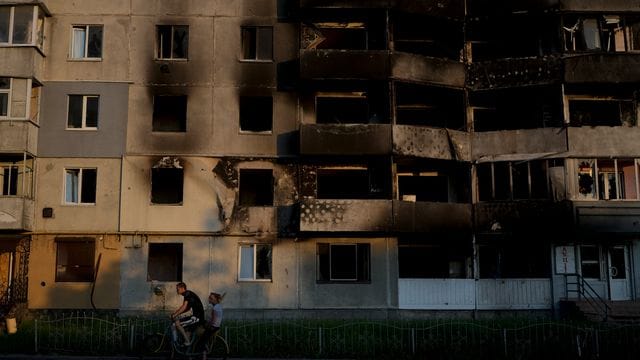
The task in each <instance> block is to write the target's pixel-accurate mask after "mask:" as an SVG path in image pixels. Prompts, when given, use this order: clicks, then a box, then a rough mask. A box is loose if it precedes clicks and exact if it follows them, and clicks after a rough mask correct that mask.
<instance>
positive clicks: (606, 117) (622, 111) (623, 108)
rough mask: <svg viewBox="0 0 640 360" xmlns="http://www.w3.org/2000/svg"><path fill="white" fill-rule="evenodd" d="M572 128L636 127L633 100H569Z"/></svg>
mask: <svg viewBox="0 0 640 360" xmlns="http://www.w3.org/2000/svg"><path fill="white" fill-rule="evenodd" d="M569 119H570V123H571V126H622V125H624V126H635V124H636V106H635V103H634V101H633V100H632V99H619V100H618V99H597V98H590V99H584V98H572V97H570V98H569Z"/></svg>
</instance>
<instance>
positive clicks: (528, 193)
mask: <svg viewBox="0 0 640 360" xmlns="http://www.w3.org/2000/svg"><path fill="white" fill-rule="evenodd" d="M549 166H550V165H549V163H548V162H547V160H532V161H519V162H494V163H481V164H478V165H477V167H476V176H477V179H478V198H479V200H480V201H492V200H526V199H548V198H549V197H550V190H551V189H550V187H551V183H550V178H549V175H548V174H549Z"/></svg>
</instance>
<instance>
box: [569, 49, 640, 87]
mask: <svg viewBox="0 0 640 360" xmlns="http://www.w3.org/2000/svg"><path fill="white" fill-rule="evenodd" d="M564 63H565V64H564V68H565V70H564V80H565V81H566V82H567V83H636V82H638V81H640V54H635V53H633V54H630V53H607V54H586V55H576V56H572V57H568V58H565V60H564Z"/></svg>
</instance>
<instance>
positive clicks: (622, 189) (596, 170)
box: [578, 159, 638, 200]
mask: <svg viewBox="0 0 640 360" xmlns="http://www.w3.org/2000/svg"><path fill="white" fill-rule="evenodd" d="M594 174H597V179H596V178H595V177H594ZM578 194H579V196H580V197H581V198H583V199H598V200H635V199H637V198H638V178H637V169H636V161H635V160H634V159H597V160H584V159H583V160H579V161H578Z"/></svg>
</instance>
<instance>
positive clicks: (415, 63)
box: [390, 52, 465, 88]
mask: <svg viewBox="0 0 640 360" xmlns="http://www.w3.org/2000/svg"><path fill="white" fill-rule="evenodd" d="M390 62H391V65H390V67H391V75H390V76H391V77H392V78H393V79H395V80H401V81H413V82H420V83H425V84H436V85H444V86H450V87H456V88H462V87H464V84H465V67H464V64H463V63H461V62H459V61H453V60H447V59H440V58H434V57H427V56H421V55H414V54H409V53H403V52H393V53H391V58H390Z"/></svg>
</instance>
